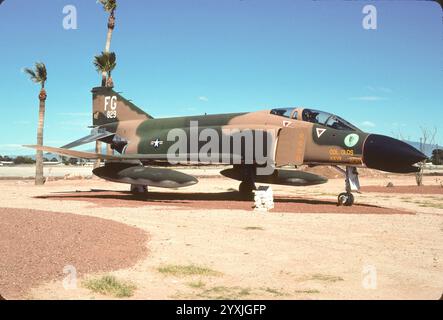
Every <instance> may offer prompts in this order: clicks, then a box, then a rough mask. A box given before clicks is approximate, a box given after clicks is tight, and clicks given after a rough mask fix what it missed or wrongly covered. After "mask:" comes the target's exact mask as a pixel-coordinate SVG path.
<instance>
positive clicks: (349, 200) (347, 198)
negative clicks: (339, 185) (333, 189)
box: [338, 192, 354, 207]
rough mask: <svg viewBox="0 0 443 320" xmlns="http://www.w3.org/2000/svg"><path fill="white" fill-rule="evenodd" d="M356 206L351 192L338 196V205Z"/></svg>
mask: <svg viewBox="0 0 443 320" xmlns="http://www.w3.org/2000/svg"><path fill="white" fill-rule="evenodd" d="M353 204H354V195H353V194H352V193H350V192H342V193H340V194H339V195H338V205H339V206H346V207H350V206H352V205H353Z"/></svg>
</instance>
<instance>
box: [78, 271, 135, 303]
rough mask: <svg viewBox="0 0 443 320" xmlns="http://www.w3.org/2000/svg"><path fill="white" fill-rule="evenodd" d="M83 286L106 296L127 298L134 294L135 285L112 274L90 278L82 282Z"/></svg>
mask: <svg viewBox="0 0 443 320" xmlns="http://www.w3.org/2000/svg"><path fill="white" fill-rule="evenodd" d="M83 286H84V287H86V288H88V289H89V290H91V291H93V292H96V293H100V294H103V295H107V296H113V297H116V298H127V297H131V296H132V295H133V294H134V291H135V289H136V286H135V285H133V284H131V283H129V282H123V281H120V280H118V279H117V278H115V277H114V276H103V277H101V278H97V279H90V280H87V281H85V282H84V283H83Z"/></svg>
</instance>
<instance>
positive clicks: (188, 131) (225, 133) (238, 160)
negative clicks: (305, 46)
mask: <svg viewBox="0 0 443 320" xmlns="http://www.w3.org/2000/svg"><path fill="white" fill-rule="evenodd" d="M92 94H93V123H92V124H93V125H92V131H91V134H90V135H88V136H86V137H84V138H82V139H79V140H77V141H74V142H72V143H70V144H68V145H65V146H63V147H61V148H53V147H46V146H35V145H33V146H28V147H31V148H34V149H37V150H42V151H46V152H53V153H57V154H61V155H64V156H69V157H75V158H83V159H101V160H104V161H105V165H104V166H102V167H99V168H96V169H94V170H93V173H94V174H95V175H97V176H99V177H101V178H103V179H106V180H109V181H113V182H120V183H127V184H130V185H131V191H132V192H134V193H143V192H146V191H147V187H148V186H155V187H164V188H179V187H185V186H189V185H193V184H196V183H197V182H198V181H197V179H196V178H195V177H193V176H190V175H187V174H185V173H182V172H179V171H175V170H172V169H170V168H162V167H161V166H162V165H164V166H168V167H170V166H171V164H180V163H185V162H186V163H209V164H218V165H219V164H225V165H232V167H231V168H228V169H225V170H223V171H221V174H222V175H224V176H226V177H228V178H232V179H236V180H239V181H241V183H240V187H239V192H240V193H242V194H244V195H248V196H249V195H251V194H252V191H253V190H254V189H255V183H266V184H279V185H290V186H309V185H316V184H322V183H325V182H327V179H326V178H324V177H321V176H318V175H315V174H312V173H308V172H304V171H299V170H293V169H288V168H283V167H293V168H296V167H298V166H300V165H308V166H333V167H335V168H337V169H338V170H339V171H341V172H342V173H343V174H344V176H345V177H346V178H345V191H344V192H343V193H341V194H340V195H339V196H338V204H339V205H345V206H351V205H352V204H353V203H354V196H353V195H352V192H353V191H358V190H359V188H360V183H359V179H358V172H357V168H362V167H367V168H372V169H377V170H381V171H387V172H395V173H411V172H417V171H418V170H419V169H418V167H417V166H415V164H416V163H418V162H420V161H422V160H424V159H426V156H425V155H424V154H423V153H421V152H420V151H418V150H416V149H415V148H413V147H412V146H410V145H409V144H407V143H404V142H402V141H399V140H396V139H393V138H390V137H387V136H382V135H378V134H369V133H365V132H363V131H361V130H360V129H358V128H357V127H355V126H354V125H352V124H351V123H349V122H348V121H346V120H344V119H342V118H340V117H339V116H337V115H334V114H330V113H327V112H323V111H318V110H313V109H309V108H303V107H299V108H277V109H272V110H262V111H256V112H248V113H231V114H217V115H201V116H188V117H174V118H162V119H154V118H153V117H152V116H150V115H149V114H147V113H146V112H144V111H143V110H141V109H140V108H138V107H137V106H135V105H134V104H133V103H132V102H131V101H129V100H127V99H125V98H124V97H122V96H121V95H120V94H119V93H117V92H115V91H114V90H113V89H112V88H107V87H97V88H94V89H93V90H92ZM97 140H99V141H102V142H104V143H106V144H108V145H110V147H111V148H112V149H113V150H114V154H112V155H109V154H108V155H107V154H97V153H91V152H83V151H76V150H71V148H74V147H77V146H80V145H83V144H87V143H91V142H95V141H97Z"/></svg>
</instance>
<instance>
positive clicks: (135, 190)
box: [131, 184, 148, 195]
mask: <svg viewBox="0 0 443 320" xmlns="http://www.w3.org/2000/svg"><path fill="white" fill-rule="evenodd" d="M146 192H148V186H145V185H142V184H131V193H132V194H135V195H141V194H144V193H146Z"/></svg>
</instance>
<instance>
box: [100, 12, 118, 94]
mask: <svg viewBox="0 0 443 320" xmlns="http://www.w3.org/2000/svg"><path fill="white" fill-rule="evenodd" d="M114 26H115V17H114V13H113V12H112V13H111V14H110V15H109V18H108V33H107V35H106V44H105V52H109V50H111V40H112V32H113V31H114ZM102 75H103V77H104V78H105V81H104V83H105V84H104V85H103V86H105V85H106V72H103V73H102Z"/></svg>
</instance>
